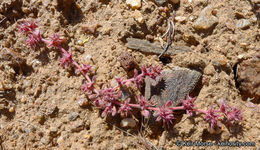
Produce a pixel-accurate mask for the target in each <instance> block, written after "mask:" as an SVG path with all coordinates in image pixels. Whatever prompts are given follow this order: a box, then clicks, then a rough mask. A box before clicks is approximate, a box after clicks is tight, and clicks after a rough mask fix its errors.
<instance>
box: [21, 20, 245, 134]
mask: <svg viewBox="0 0 260 150" xmlns="http://www.w3.org/2000/svg"><path fill="white" fill-rule="evenodd" d="M18 28H19V30H20V32H21V33H23V34H24V35H26V36H27V37H28V38H27V40H26V44H27V45H28V46H29V47H30V48H31V49H36V48H37V47H38V46H40V44H41V43H44V44H46V45H47V46H48V47H50V48H57V49H59V51H60V53H61V58H60V65H61V66H64V67H65V68H68V67H69V66H72V67H75V69H76V71H78V72H80V73H81V74H82V75H83V76H84V78H85V81H84V83H83V85H82V87H81V90H82V91H83V92H84V93H85V94H86V95H87V96H88V99H90V100H91V101H92V102H93V105H95V106H96V107H97V108H99V109H101V110H102V114H101V116H102V117H105V116H108V115H111V116H115V115H116V114H121V116H123V117H127V116H129V115H131V114H132V112H133V111H136V110H140V114H141V115H142V116H144V117H146V118H148V117H149V116H150V115H151V114H155V116H156V118H157V119H156V121H162V122H163V126H167V127H168V128H170V125H171V124H173V122H174V120H175V117H174V111H176V110H185V111H186V113H187V114H188V115H190V116H194V115H195V114H196V113H200V114H203V115H204V116H205V117H204V119H205V121H206V122H208V123H209V126H210V128H211V129H214V130H215V129H217V127H219V126H220V121H221V120H222V121H224V122H226V123H228V125H230V126H232V125H235V124H236V123H237V122H238V121H240V120H242V113H241V110H240V109H238V108H233V107H231V106H229V105H228V104H227V103H226V102H225V101H222V103H221V105H220V108H219V109H214V108H213V107H211V108H210V109H209V110H201V109H198V108H197V107H196V105H195V100H196V97H190V96H189V95H187V96H186V98H185V99H183V100H182V101H181V102H182V105H181V106H173V105H172V101H171V100H169V101H168V102H166V103H165V104H164V105H163V106H162V107H158V106H156V105H155V104H152V103H151V102H150V101H149V100H147V99H146V98H145V97H144V96H142V95H140V96H136V102H134V101H133V102H132V101H131V99H130V98H127V99H126V100H122V93H123V92H122V88H125V87H129V86H130V85H131V84H132V85H134V86H135V87H137V88H138V89H139V90H140V89H141V88H142V86H143V83H144V78H145V77H150V78H151V79H155V78H156V77H157V76H160V75H161V71H162V68H161V67H160V66H153V65H152V66H143V67H141V72H140V73H139V72H138V71H137V70H134V77H132V78H130V79H123V78H120V77H116V78H115V79H116V81H117V83H118V84H117V85H116V86H115V87H110V86H109V85H100V86H97V85H96V84H95V83H96V82H95V81H96V80H95V79H96V77H95V76H93V77H92V76H90V75H91V73H92V70H91V69H92V66H91V65H89V64H79V63H77V62H76V61H75V60H74V59H73V57H72V56H73V54H72V51H71V50H70V49H69V50H68V51H67V50H65V49H64V48H63V47H62V46H61V43H62V39H61V38H60V36H59V34H57V33H55V34H54V35H52V36H50V37H49V38H46V39H45V38H43V37H42V35H41V33H40V31H39V30H38V29H37V28H38V24H37V23H36V22H34V21H23V22H21V23H20V24H19V27H18Z"/></svg>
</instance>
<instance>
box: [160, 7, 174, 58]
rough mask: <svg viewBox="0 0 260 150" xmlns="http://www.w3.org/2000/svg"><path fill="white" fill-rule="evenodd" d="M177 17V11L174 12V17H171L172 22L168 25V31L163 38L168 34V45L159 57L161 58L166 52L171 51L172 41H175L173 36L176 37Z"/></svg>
mask: <svg viewBox="0 0 260 150" xmlns="http://www.w3.org/2000/svg"><path fill="white" fill-rule="evenodd" d="M175 16H176V13H175V11H173V16H172V17H170V19H169V20H170V22H169V23H168V29H167V31H166V32H165V33H164V34H163V36H162V38H163V37H165V36H166V35H167V34H168V37H167V43H166V45H165V46H164V50H163V52H162V53H161V54H160V55H159V58H160V57H161V56H162V55H164V54H165V52H166V51H167V50H168V49H169V46H170V45H171V44H172V40H173V36H174V28H175V26H174V18H175Z"/></svg>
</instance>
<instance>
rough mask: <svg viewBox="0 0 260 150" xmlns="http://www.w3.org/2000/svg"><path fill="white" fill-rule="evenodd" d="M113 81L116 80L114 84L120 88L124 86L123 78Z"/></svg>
mask: <svg viewBox="0 0 260 150" xmlns="http://www.w3.org/2000/svg"><path fill="white" fill-rule="evenodd" d="M115 79H116V82H117V83H118V85H119V86H120V87H122V86H123V85H124V84H125V83H124V79H123V78H120V77H115Z"/></svg>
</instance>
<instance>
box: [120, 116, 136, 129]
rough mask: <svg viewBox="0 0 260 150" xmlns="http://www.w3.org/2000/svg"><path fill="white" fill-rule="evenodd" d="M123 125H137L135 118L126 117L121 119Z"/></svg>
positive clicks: (131, 126) (132, 126)
mask: <svg viewBox="0 0 260 150" xmlns="http://www.w3.org/2000/svg"><path fill="white" fill-rule="evenodd" d="M120 125H121V127H130V128H134V127H135V126H136V121H135V120H134V119H133V118H125V119H123V120H121V123H120Z"/></svg>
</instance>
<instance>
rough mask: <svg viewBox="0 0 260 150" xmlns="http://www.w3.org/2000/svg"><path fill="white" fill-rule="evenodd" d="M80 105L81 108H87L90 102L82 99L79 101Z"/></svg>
mask: <svg viewBox="0 0 260 150" xmlns="http://www.w3.org/2000/svg"><path fill="white" fill-rule="evenodd" d="M78 104H79V106H80V107H84V106H87V105H88V100H87V99H86V98H80V99H79V100H78Z"/></svg>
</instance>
